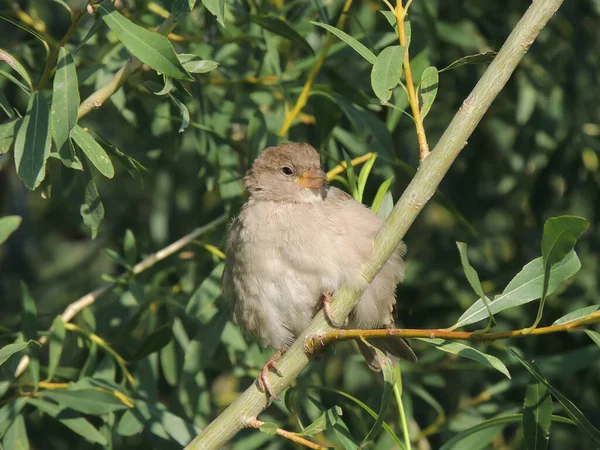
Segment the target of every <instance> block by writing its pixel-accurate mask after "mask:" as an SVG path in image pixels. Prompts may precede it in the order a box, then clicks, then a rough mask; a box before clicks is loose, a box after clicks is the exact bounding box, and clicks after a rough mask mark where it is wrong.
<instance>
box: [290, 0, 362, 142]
mask: <svg viewBox="0 0 600 450" xmlns="http://www.w3.org/2000/svg"><path fill="white" fill-rule="evenodd" d="M351 5H352V0H346V3H344V7H343V8H342V12H341V14H340V17H339V19H338V21H337V23H336V25H335V27H336V28H342V27H343V26H344V23H345V22H346V15H347V13H348V10H349V9H350V6H351ZM334 40H335V36H334V35H333V34H331V33H330V34H329V36H328V37H327V40H326V41H325V46H324V47H323V50H322V51H321V54H320V55H319V59H318V60H317V61H316V62H315V64H314V65H313V68H312V70H311V71H310V74H309V75H308V78H307V79H306V82H305V83H304V87H303V88H302V92H300V96H299V97H298V100H296V104H295V105H294V107H293V108H292V109H291V110H289V111H288V112H287V113H286V115H285V120H284V121H283V125H282V126H281V129H280V130H279V136H282V137H283V136H285V135H286V133H287V132H288V130H289V129H290V127H291V126H292V123H294V119H295V118H296V116H298V114H300V111H302V108H304V106H305V105H306V102H307V100H308V96H309V95H310V88H311V87H312V84H313V82H314V81H315V78H316V76H317V75H318V73H319V71H320V70H321V66H322V65H323V63H324V62H325V58H326V57H327V53H329V49H330V48H331V46H332V45H333V42H334Z"/></svg>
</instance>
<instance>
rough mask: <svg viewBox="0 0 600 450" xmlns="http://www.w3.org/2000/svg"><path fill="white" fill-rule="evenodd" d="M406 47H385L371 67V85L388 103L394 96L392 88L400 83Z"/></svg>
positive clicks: (380, 97) (380, 98)
mask: <svg viewBox="0 0 600 450" xmlns="http://www.w3.org/2000/svg"><path fill="white" fill-rule="evenodd" d="M405 52H406V48H405V47H400V46H399V45H391V46H389V47H386V48H384V49H383V50H382V51H381V53H379V55H377V59H376V60H375V64H373V69H371V87H372V88H373V92H375V95H376V96H377V98H379V100H381V101H382V102H383V103H387V102H388V101H389V99H390V98H391V97H392V89H394V88H395V87H396V86H398V83H400V77H401V76H402V62H403V61H404V53H405Z"/></svg>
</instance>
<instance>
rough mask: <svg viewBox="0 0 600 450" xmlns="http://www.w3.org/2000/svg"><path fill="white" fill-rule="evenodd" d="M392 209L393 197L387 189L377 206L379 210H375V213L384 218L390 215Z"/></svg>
mask: <svg viewBox="0 0 600 450" xmlns="http://www.w3.org/2000/svg"><path fill="white" fill-rule="evenodd" d="M392 209H394V198H393V197H392V193H391V192H390V191H387V192H386V193H385V194H384V196H383V199H382V200H381V205H380V206H379V210H378V211H377V215H378V216H379V217H383V218H384V219H385V218H386V217H387V216H389V215H390V213H391V212H392Z"/></svg>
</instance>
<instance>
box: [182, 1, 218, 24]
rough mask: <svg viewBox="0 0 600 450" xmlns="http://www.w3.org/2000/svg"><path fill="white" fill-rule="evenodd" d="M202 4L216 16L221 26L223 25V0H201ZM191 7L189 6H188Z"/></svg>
mask: <svg viewBox="0 0 600 450" xmlns="http://www.w3.org/2000/svg"><path fill="white" fill-rule="evenodd" d="M202 4H203V5H204V7H205V8H206V9H208V10H209V11H210V13H211V14H212V15H213V16H215V17H216V18H217V22H219V23H220V24H221V26H222V27H224V26H225V0H202ZM190 9H191V8H190Z"/></svg>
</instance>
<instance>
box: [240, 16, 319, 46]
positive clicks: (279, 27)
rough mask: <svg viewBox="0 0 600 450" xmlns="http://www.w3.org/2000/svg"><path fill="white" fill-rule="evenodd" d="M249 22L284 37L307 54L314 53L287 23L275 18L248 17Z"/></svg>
mask: <svg viewBox="0 0 600 450" xmlns="http://www.w3.org/2000/svg"><path fill="white" fill-rule="evenodd" d="M250 20H251V21H252V22H254V23H255V24H257V25H259V26H260V27H261V28H264V29H265V30H268V31H270V32H272V33H275V34H277V35H279V36H281V37H284V38H286V39H288V40H290V41H292V42H294V43H296V44H298V45H299V46H300V47H302V48H303V49H304V50H306V51H307V52H309V53H314V51H313V49H312V47H311V46H310V44H309V43H308V42H306V39H304V38H303V37H302V36H301V35H300V34H299V33H298V32H297V31H296V30H294V29H293V28H292V27H291V26H290V25H289V24H288V23H287V22H285V21H283V20H281V19H280V18H279V17H276V16H271V15H268V16H250Z"/></svg>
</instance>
